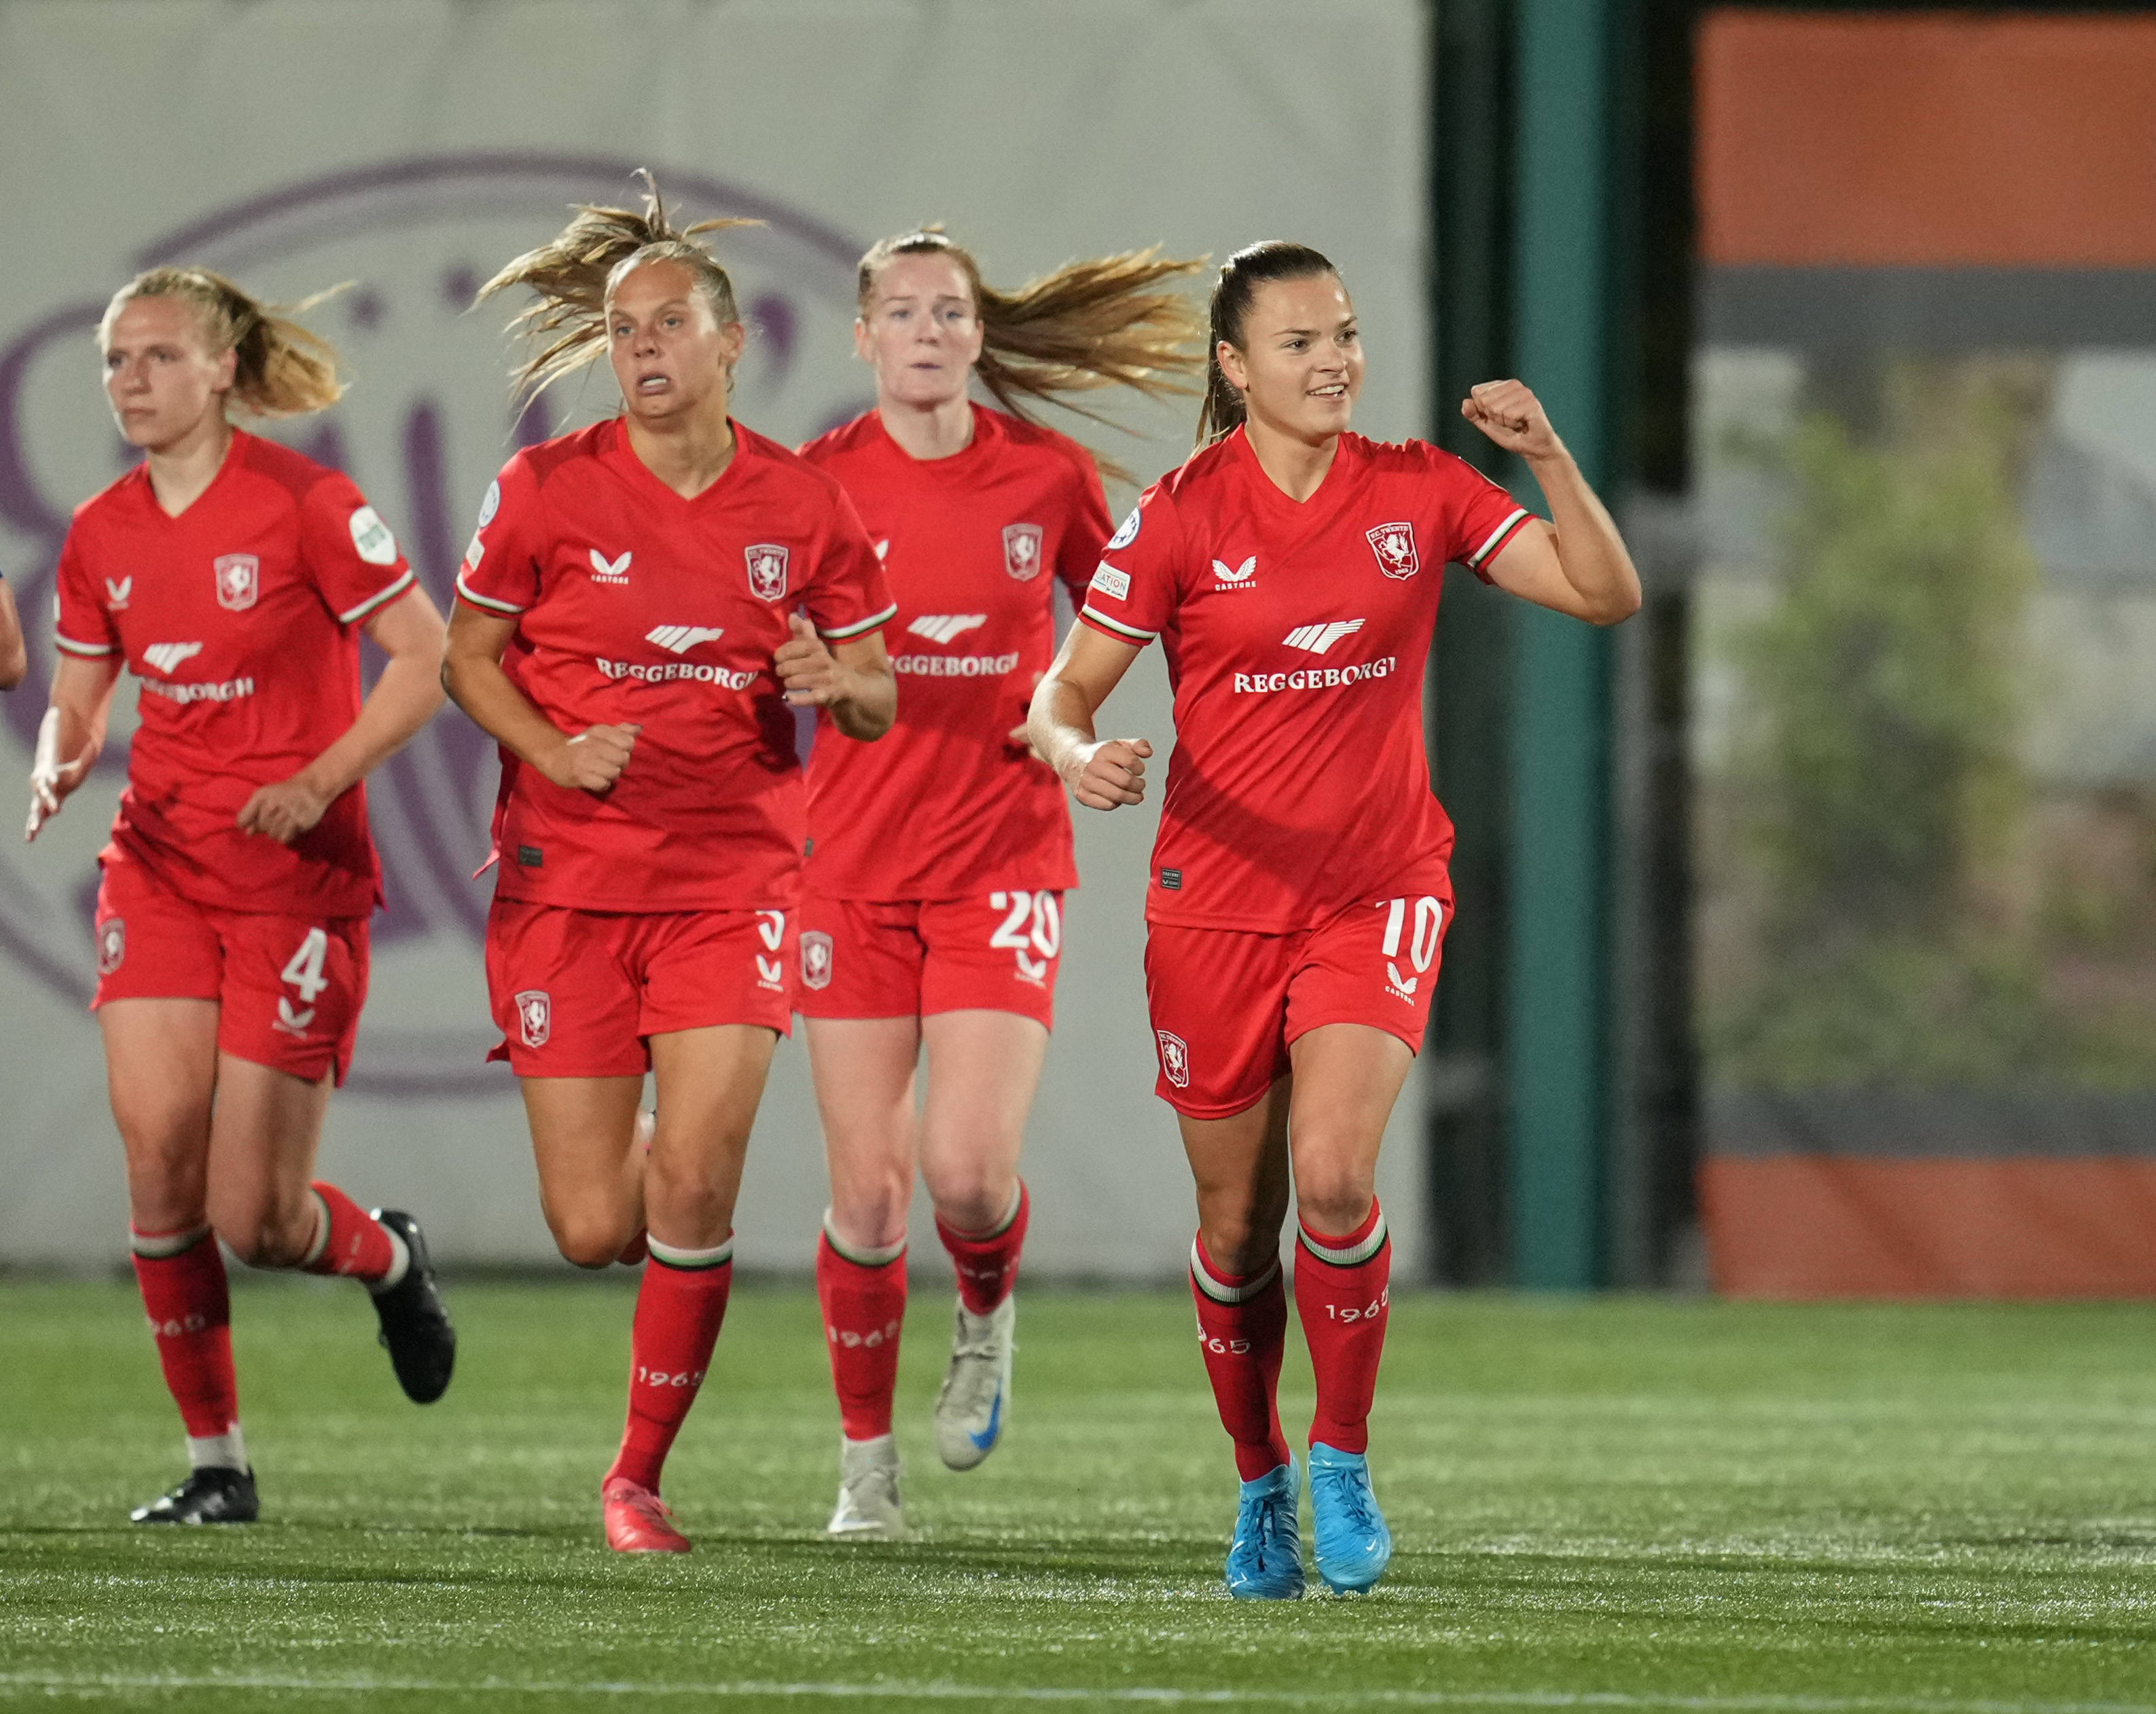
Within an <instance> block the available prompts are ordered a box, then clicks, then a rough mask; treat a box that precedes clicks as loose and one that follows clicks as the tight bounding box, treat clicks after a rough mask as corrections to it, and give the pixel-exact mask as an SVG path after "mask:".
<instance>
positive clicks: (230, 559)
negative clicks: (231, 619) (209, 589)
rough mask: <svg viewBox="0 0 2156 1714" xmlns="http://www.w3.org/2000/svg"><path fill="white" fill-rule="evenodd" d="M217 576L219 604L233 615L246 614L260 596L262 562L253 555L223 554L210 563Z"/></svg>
mask: <svg viewBox="0 0 2156 1714" xmlns="http://www.w3.org/2000/svg"><path fill="white" fill-rule="evenodd" d="M210 569H211V570H212V571H213V572H215V573H216V576H217V604H218V606H219V607H222V608H226V609H227V610H228V611H229V612H232V613H244V612H246V611H247V609H248V608H250V607H252V606H254V598H255V597H256V596H258V595H259V594H260V593H262V592H261V588H260V580H261V577H262V562H261V561H260V560H259V559H257V558H256V557H254V555H253V554H251V553H221V554H219V555H218V557H216V558H215V559H214V560H213V561H211V562H210Z"/></svg>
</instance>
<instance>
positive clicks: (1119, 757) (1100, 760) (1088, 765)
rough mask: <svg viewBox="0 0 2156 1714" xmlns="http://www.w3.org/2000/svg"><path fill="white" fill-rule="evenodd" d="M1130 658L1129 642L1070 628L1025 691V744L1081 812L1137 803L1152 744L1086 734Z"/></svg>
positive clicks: (1134, 653) (1132, 647) (1140, 800)
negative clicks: (1028, 698)
mask: <svg viewBox="0 0 2156 1714" xmlns="http://www.w3.org/2000/svg"><path fill="white" fill-rule="evenodd" d="M1137 658H1138V651H1137V648H1136V646H1135V645H1133V644H1128V643H1118V642H1116V641H1115V640H1114V639H1111V638H1108V637H1104V636H1102V635H1101V634H1100V633H1099V632H1098V631H1096V630H1092V629H1089V628H1088V627H1086V626H1083V625H1074V626H1072V627H1071V630H1070V636H1068V637H1067V638H1065V639H1064V644H1063V650H1062V652H1061V653H1060V654H1058V655H1057V656H1056V657H1055V665H1053V666H1051V667H1050V668H1049V670H1048V676H1047V677H1046V678H1045V679H1043V680H1041V681H1040V683H1039V686H1038V687H1037V688H1036V689H1035V690H1034V693H1033V712H1032V715H1031V717H1030V718H1029V720H1028V721H1026V731H1027V734H1028V735H1029V736H1030V737H1031V738H1032V740H1033V747H1034V749H1035V750H1037V751H1039V752H1040V755H1041V757H1042V758H1043V759H1044V760H1045V761H1046V762H1047V763H1048V765H1049V766H1050V767H1052V768H1054V769H1055V772H1057V773H1058V774H1059V775H1060V776H1061V777H1062V780H1063V783H1064V784H1065V785H1066V786H1068V787H1069V788H1070V795H1071V796H1072V797H1074V798H1076V799H1077V800H1078V801H1079V802H1080V803H1083V804H1084V805H1085V806H1086V808H1088V809H1118V808H1122V806H1123V805H1124V804H1126V803H1143V802H1144V801H1145V770H1146V759H1147V757H1150V756H1151V755H1152V744H1151V743H1150V742H1147V740H1146V739H1143V738H1108V739H1101V738H1096V736H1094V735H1093V716H1095V715H1096V714H1097V713H1098V712H1099V711H1100V708H1101V704H1102V703H1104V702H1106V700H1108V693H1109V692H1110V691H1111V690H1114V689H1115V688H1116V685H1119V684H1121V683H1122V677H1123V675H1124V674H1125V673H1126V672H1127V671H1129V670H1130V665H1131V663H1132V661H1134V660H1136V659H1137Z"/></svg>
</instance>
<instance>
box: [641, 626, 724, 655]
mask: <svg viewBox="0 0 2156 1714" xmlns="http://www.w3.org/2000/svg"><path fill="white" fill-rule="evenodd" d="M725 635H726V628H725V627H724V626H723V625H654V626H653V627H652V628H651V629H649V630H648V631H646V632H645V633H644V641H645V642H647V643H656V644H658V645H659V646H660V648H661V649H665V651H666V652H667V653H668V654H686V653H688V651H689V650H690V649H694V648H695V647H696V645H697V644H699V643H716V642H717V641H718V639H720V638H721V637H723V636H725Z"/></svg>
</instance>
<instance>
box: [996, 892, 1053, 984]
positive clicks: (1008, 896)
mask: <svg viewBox="0 0 2156 1714" xmlns="http://www.w3.org/2000/svg"><path fill="white" fill-rule="evenodd" d="M988 908H989V909H990V910H991V911H1008V912H1009V915H1008V916H1005V917H1004V920H1003V921H1002V922H1001V923H1000V924H999V925H998V926H997V929H996V931H995V932H994V933H993V934H992V935H990V936H989V937H988V944H989V945H990V946H991V947H996V948H998V950H999V951H1005V952H1009V953H1011V954H1012V955H1013V957H1015V958H1016V960H1017V961H1018V976H1019V981H1020V982H1029V983H1032V984H1033V985H1034V987H1035V988H1039V987H1042V986H1044V985H1045V983H1046V982H1047V980H1048V967H1049V966H1050V964H1052V963H1054V962H1055V955H1056V954H1057V953H1058V952H1061V951H1062V950H1063V909H1062V906H1060V905H1059V904H1058V903H1057V902H1056V898H1055V894H1053V893H1022V892H1009V893H990V894H989V895H988Z"/></svg>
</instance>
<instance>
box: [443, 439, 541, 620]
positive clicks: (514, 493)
mask: <svg viewBox="0 0 2156 1714" xmlns="http://www.w3.org/2000/svg"><path fill="white" fill-rule="evenodd" d="M540 536H541V531H540V528H539V483H538V480H537V478H536V477H535V476H534V475H532V472H531V466H530V465H529V464H526V462H525V461H524V455H523V454H521V453H519V454H517V455H516V457H515V458H513V459H511V460H510V461H509V462H508V463H507V464H504V465H503V466H502V467H501V474H500V475H499V476H497V477H495V479H494V480H493V481H491V482H490V483H488V484H487V487H486V497H485V499H484V500H480V503H479V523H478V525H477V526H475V528H474V529H473V531H472V538H471V541H470V543H469V544H468V545H467V546H466V547H465V558H464V563H463V564H462V565H461V566H459V567H457V595H458V598H459V599H460V600H464V601H468V602H470V603H471V604H472V605H473V606H474V607H475V608H479V609H480V611H481V612H482V613H495V614H497V615H499V616H500V617H501V618H516V615H517V614H519V613H524V612H526V611H527V610H528V609H529V608H531V605H532V604H533V603H535V602H536V601H537V600H538V599H539V576H540V568H541V566H542V563H543V560H542V543H541V540H540Z"/></svg>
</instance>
